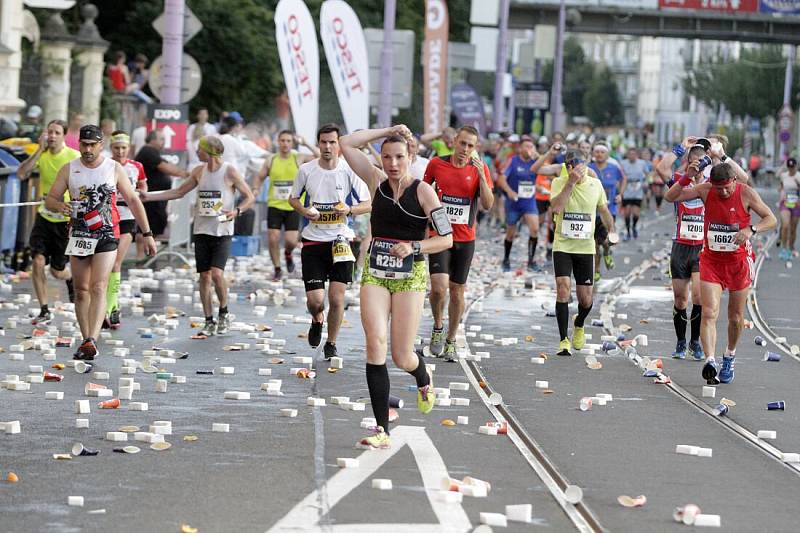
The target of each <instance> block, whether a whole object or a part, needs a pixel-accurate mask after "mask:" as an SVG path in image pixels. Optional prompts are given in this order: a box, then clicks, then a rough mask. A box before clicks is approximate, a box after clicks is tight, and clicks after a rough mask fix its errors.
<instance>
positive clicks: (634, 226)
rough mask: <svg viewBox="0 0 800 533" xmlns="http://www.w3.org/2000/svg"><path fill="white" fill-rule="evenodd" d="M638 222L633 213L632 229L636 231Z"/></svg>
mask: <svg viewBox="0 0 800 533" xmlns="http://www.w3.org/2000/svg"><path fill="white" fill-rule="evenodd" d="M638 223H639V217H637V216H636V215H633V231H636V224H638Z"/></svg>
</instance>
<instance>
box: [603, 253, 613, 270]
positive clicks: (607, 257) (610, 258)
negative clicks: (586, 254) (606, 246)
mask: <svg viewBox="0 0 800 533" xmlns="http://www.w3.org/2000/svg"><path fill="white" fill-rule="evenodd" d="M603 262H604V263H605V264H606V269H607V270H614V266H615V265H614V257H613V256H612V255H611V250H609V251H608V253H607V254H604V255H603Z"/></svg>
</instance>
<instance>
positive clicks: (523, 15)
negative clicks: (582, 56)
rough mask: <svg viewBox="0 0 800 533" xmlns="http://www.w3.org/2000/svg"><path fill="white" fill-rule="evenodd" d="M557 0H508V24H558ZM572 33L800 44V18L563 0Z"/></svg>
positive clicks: (530, 26)
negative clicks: (509, 1) (509, 4)
mask: <svg viewBox="0 0 800 533" xmlns="http://www.w3.org/2000/svg"><path fill="white" fill-rule="evenodd" d="M558 8H559V5H558V0H512V1H511V12H510V16H509V19H508V20H509V28H512V29H527V28H531V29H532V28H533V27H534V26H536V25H538V24H545V25H554V26H557V25H558ZM567 25H568V26H567V29H568V31H571V32H583V33H608V34H616V35H640V36H648V37H674V38H680V39H710V40H716V41H742V42H754V43H780V44H793V45H800V17H797V16H792V15H784V14H767V13H759V12H740V11H711V10H702V9H674V8H654V9H642V8H631V7H620V6H612V5H600V4H599V3H597V2H596V0H595V2H592V1H591V0H589V1H583V2H578V1H575V0H568V1H567Z"/></svg>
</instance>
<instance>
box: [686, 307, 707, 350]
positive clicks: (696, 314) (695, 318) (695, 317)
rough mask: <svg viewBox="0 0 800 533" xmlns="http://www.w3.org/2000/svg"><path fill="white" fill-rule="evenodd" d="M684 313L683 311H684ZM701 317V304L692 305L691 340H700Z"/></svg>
mask: <svg viewBox="0 0 800 533" xmlns="http://www.w3.org/2000/svg"><path fill="white" fill-rule="evenodd" d="M684 313H685V311H684ZM702 318H703V306H702V305H697V304H694V305H692V340H693V341H697V340H700V320H701V319H702Z"/></svg>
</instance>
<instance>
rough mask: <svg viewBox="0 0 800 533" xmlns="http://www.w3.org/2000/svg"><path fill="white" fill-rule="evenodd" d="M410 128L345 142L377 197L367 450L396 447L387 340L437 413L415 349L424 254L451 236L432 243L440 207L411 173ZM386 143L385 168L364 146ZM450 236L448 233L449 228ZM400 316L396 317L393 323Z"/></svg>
mask: <svg viewBox="0 0 800 533" xmlns="http://www.w3.org/2000/svg"><path fill="white" fill-rule="evenodd" d="M410 137H411V132H410V131H409V130H408V128H406V127H405V126H394V127H391V128H384V129H376V130H362V131H359V132H356V133H353V134H351V135H348V136H346V137H342V138H341V139H339V145H340V147H341V149H342V155H343V156H344V158H345V159H346V160H347V163H348V164H349V165H350V167H351V168H352V169H353V170H354V171H355V173H356V174H358V176H359V177H360V178H361V179H362V180H364V182H365V183H366V184H367V186H368V187H369V190H370V195H371V197H372V217H371V224H372V243H371V244H370V250H369V254H367V255H368V257H367V259H366V261H365V266H364V274H363V278H362V282H361V324H362V326H363V327H364V334H365V336H366V343H367V369H366V370H367V386H368V388H369V395H370V400H371V402H372V411H373V413H374V414H375V421H376V424H377V427H376V428H375V429H376V431H375V433H374V434H373V435H371V436H368V437H366V438H364V439H362V440H361V441H359V443H358V446H359V447H362V448H389V447H390V446H391V443H390V440H389V372H388V370H387V369H386V351H387V339H388V338H391V344H392V360H393V361H394V363H395V365H396V366H398V367H399V368H402V369H403V370H405V371H406V372H408V373H409V374H411V375H412V376H414V379H415V380H416V382H417V388H418V393H417V407H418V408H419V410H420V411H421V412H422V413H429V412H430V411H431V409H433V405H434V400H435V397H434V394H433V383H432V381H431V378H430V375H429V374H428V372H427V370H426V369H425V363H424V361H423V360H422V357H420V356H418V355H417V354H416V352H415V351H414V339H415V337H416V335H417V330H418V328H419V321H420V317H421V316H422V307H423V304H424V301H425V290H426V288H427V276H428V273H427V269H426V268H425V263H424V262H422V261H421V259H422V255H423V254H429V253H436V252H440V251H442V250H446V249H447V248H450V247H451V246H452V244H453V239H452V235H451V234H446V235H436V236H434V237H430V238H427V239H426V238H425V236H426V227H427V224H428V220H429V219H430V217H431V213H432V212H434V211H436V210H437V209H441V204H440V203H439V198H438V196H437V195H436V193H435V192H434V190H433V188H432V187H431V186H430V185H428V184H427V183H423V182H420V181H417V180H415V179H414V178H412V177H411V176H410V174H409V172H408V170H409V164H410V157H409V154H408V141H407V139H409V138H410ZM381 138H385V140H384V141H383V144H382V145H381V163H382V165H383V169H384V170H383V171H382V170H380V169H378V168H376V167H375V166H373V165H372V164H371V163H370V162H369V160H368V159H367V157H366V156H365V155H364V154H363V153H362V152H361V150H360V147H361V146H363V145H364V144H367V143H370V142H373V141H375V140H377V139H381ZM443 233H447V232H446V231H443ZM394 316H397V317H398V319H397V320H391V330H390V329H389V327H390V325H389V319H390V318H393V317H394Z"/></svg>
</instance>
